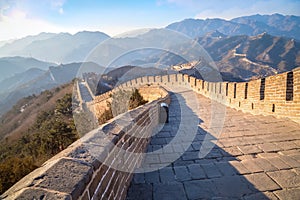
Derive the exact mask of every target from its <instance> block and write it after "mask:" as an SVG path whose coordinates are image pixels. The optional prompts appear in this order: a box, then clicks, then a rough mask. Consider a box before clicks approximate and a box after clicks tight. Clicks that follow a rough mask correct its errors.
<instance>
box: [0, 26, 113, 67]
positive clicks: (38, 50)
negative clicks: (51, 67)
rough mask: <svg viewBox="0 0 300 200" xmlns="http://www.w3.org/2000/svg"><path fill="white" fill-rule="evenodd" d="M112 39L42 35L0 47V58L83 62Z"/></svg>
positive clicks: (92, 35)
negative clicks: (12, 57) (99, 45)
mask: <svg viewBox="0 0 300 200" xmlns="http://www.w3.org/2000/svg"><path fill="white" fill-rule="evenodd" d="M108 38H110V37H109V36H108V35H107V34H105V33H102V32H89V31H83V32H78V33H76V34H74V35H71V34H69V33H59V34H55V33H41V34H39V35H36V36H28V37H25V38H22V39H19V40H15V41H13V42H10V43H7V44H5V45H3V46H2V47H0V56H1V57H4V56H7V57H8V56H22V57H33V58H36V59H39V60H44V61H47V62H54V63H71V62H82V61H83V60H84V58H85V57H86V56H87V55H88V52H90V51H91V50H92V49H93V48H94V47H95V46H97V45H98V44H99V43H101V42H102V41H104V40H106V39H108Z"/></svg>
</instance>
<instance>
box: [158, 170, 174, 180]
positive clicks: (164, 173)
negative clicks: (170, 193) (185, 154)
mask: <svg viewBox="0 0 300 200" xmlns="http://www.w3.org/2000/svg"><path fill="white" fill-rule="evenodd" d="M159 176H160V180H161V182H162V183H169V182H173V181H175V174H174V172H173V169H172V167H165V168H162V169H160V170H159Z"/></svg>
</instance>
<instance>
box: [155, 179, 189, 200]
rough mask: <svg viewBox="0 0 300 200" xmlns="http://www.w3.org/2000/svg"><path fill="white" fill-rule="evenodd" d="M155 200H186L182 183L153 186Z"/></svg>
mask: <svg viewBox="0 0 300 200" xmlns="http://www.w3.org/2000/svg"><path fill="white" fill-rule="evenodd" d="M153 199H154V200H161V199H164V200H185V199H187V198H186V194H185V191H184V188H183V184H182V183H178V182H172V183H166V184H154V185H153Z"/></svg>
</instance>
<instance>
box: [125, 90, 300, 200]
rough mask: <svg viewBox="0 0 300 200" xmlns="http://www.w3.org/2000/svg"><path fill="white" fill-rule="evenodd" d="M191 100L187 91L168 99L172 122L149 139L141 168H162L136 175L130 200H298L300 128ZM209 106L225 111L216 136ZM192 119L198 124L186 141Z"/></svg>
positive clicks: (204, 101)
mask: <svg viewBox="0 0 300 200" xmlns="http://www.w3.org/2000/svg"><path fill="white" fill-rule="evenodd" d="M195 95H196V94H195V93H193V92H191V91H181V92H179V93H176V95H175V94H172V95H171V99H172V103H171V105H170V108H169V109H170V123H169V124H166V125H165V126H164V127H163V128H162V129H161V130H160V131H159V132H158V134H155V135H154V136H153V137H152V140H151V142H150V145H149V147H148V152H152V154H151V155H149V156H147V157H146V158H145V159H144V168H147V166H148V167H157V168H158V167H161V168H160V169H159V170H155V171H153V172H146V173H136V174H135V175H134V178H133V181H132V183H131V186H130V188H129V190H128V196H127V199H128V200H133V199H139V200H140V199H155V200H162V199H170V200H174V199H179V200H184V199H300V125H299V124H297V123H295V122H292V121H290V120H288V119H277V118H275V117H272V116H254V115H251V114H245V113H242V112H240V111H236V110H234V109H231V108H224V107H223V106H222V105H219V104H215V103H214V102H211V101H210V100H209V99H207V98H205V97H203V96H200V95H196V98H194V97H195ZM193 99H197V100H198V102H199V105H198V108H197V111H196V113H195V112H194V111H192V110H191V109H190V108H193V107H194V108H193V110H195V106H197V105H195V102H192V101H193ZM183 102H184V103H183ZM212 103H213V104H214V108H218V109H220V110H221V109H225V110H226V116H225V122H224V127H223V129H222V131H221V134H220V135H218V134H217V133H216V131H215V130H220V129H218V128H219V127H220V126H218V125H214V124H212V125H211V126H210V119H211V113H212V112H211V110H212V109H211V108H212V107H211V104H212ZM179 107H180V108H181V109H179ZM220 113H222V112H220ZM217 114H218V112H215V115H217ZM220 115H221V117H220V119H219V120H220V122H222V119H221V118H222V114H220ZM181 116H183V117H181ZM186 116H188V117H186ZM195 116H196V117H197V119H198V121H197V123H198V124H199V125H198V126H197V130H196V134H195V135H192V136H193V137H192V139H190V138H191V137H190V136H191V134H189V133H190V132H193V131H195V130H193V127H190V126H189V125H191V126H193V122H194V120H195ZM214 119H215V120H216V119H217V120H218V118H214ZM221 124H222V123H221ZM209 127H210V128H209ZM213 133H214V134H213ZM185 135H189V137H184V136H185ZM179 136H180V137H179ZM178 137H179V138H180V139H178ZM175 138H176V139H175ZM217 138H218V140H217ZM174 140H175V142H174ZM170 144H171V145H170ZM213 144H216V145H214V146H213ZM210 147H213V148H212V149H211V151H210V152H209V153H208V154H207V155H206V156H205V157H204V158H199V150H200V148H201V152H203V151H204V152H205V150H206V149H205V148H208V149H210ZM185 149H186V151H185V152H184V150H185ZM181 152H184V153H183V154H182V155H181ZM173 160H175V161H173ZM166 165H167V166H166Z"/></svg>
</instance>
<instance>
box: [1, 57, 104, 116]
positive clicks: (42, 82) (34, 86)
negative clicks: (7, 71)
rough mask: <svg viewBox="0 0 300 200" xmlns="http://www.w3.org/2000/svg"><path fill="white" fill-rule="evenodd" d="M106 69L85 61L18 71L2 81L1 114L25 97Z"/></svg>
mask: <svg viewBox="0 0 300 200" xmlns="http://www.w3.org/2000/svg"><path fill="white" fill-rule="evenodd" d="M104 70H105V69H104V68H103V67H100V66H99V65H97V64H96V63H92V62H85V63H70V64H65V65H63V64H61V65H58V66H50V67H49V68H48V70H41V69H37V68H31V69H28V70H27V71H25V72H21V73H17V74H15V75H14V76H12V77H10V78H7V79H4V80H2V81H1V82H0V116H1V115H2V114H4V113H5V112H6V111H8V110H9V109H10V108H11V107H12V106H13V105H14V104H15V103H16V102H17V101H18V100H19V99H21V98H23V97H26V96H29V95H33V94H39V93H40V92H42V91H45V90H48V89H51V88H53V87H57V86H60V85H62V84H66V83H69V82H71V81H72V80H73V79H74V78H76V77H81V76H82V73H84V72H98V73H102V72H103V71H104Z"/></svg>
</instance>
